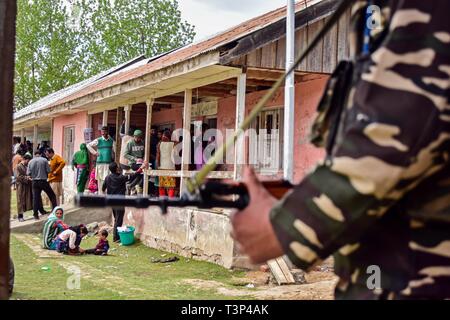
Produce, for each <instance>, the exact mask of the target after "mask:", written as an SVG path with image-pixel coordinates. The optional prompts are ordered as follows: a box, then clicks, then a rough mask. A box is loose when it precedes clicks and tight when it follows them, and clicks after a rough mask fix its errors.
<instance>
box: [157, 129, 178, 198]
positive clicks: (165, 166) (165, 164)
mask: <svg viewBox="0 0 450 320" xmlns="http://www.w3.org/2000/svg"><path fill="white" fill-rule="evenodd" d="M170 138H171V135H170V131H169V130H167V131H164V135H163V137H162V141H161V142H160V143H159V144H158V150H157V154H156V159H157V160H156V161H157V166H158V170H175V164H174V162H173V157H172V155H173V149H174V146H175V143H174V142H173V141H170ZM175 188H176V180H175V177H168V176H163V177H159V196H160V197H161V196H165V195H166V191H167V195H168V196H169V198H174V197H175Z"/></svg>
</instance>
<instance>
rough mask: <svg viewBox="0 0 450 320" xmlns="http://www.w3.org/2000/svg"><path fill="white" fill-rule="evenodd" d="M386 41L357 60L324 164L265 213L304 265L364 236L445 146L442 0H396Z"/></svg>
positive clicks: (440, 157) (449, 69)
mask: <svg viewBox="0 0 450 320" xmlns="http://www.w3.org/2000/svg"><path fill="white" fill-rule="evenodd" d="M396 6H397V7H396V8H395V13H393V16H392V20H391V24H390V29H389V33H388V35H387V38H386V40H385V41H384V42H383V45H381V46H380V47H379V48H378V49H377V50H376V51H375V52H374V53H373V54H372V55H371V57H370V58H368V61H366V62H365V63H364V64H363V66H362V71H361V75H360V80H359V81H358V82H357V83H356V84H355V86H354V88H353V89H352V91H351V93H350V98H349V99H348V102H347V105H346V111H345V117H344V120H343V122H342V125H341V129H340V130H341V131H340V133H339V139H338V140H337V142H336V144H335V145H334V148H333V152H332V158H331V161H330V162H326V163H322V164H319V165H318V166H317V168H316V169H315V170H314V171H313V172H312V173H311V174H309V175H308V176H306V178H305V179H304V180H303V181H302V182H301V183H300V184H299V185H298V186H297V187H295V188H294V189H293V190H292V191H291V192H290V193H289V194H288V195H287V196H286V197H285V198H284V199H283V200H282V201H281V202H279V203H278V205H277V206H276V207H274V208H273V209H272V211H271V221H272V225H273V227H274V230H275V233H276V234H277V237H278V239H279V240H280V243H281V244H282V246H283V248H284V250H285V252H286V253H287V255H288V256H289V258H290V259H291V261H292V262H293V263H294V264H296V265H297V266H299V267H301V268H303V269H308V268H310V267H311V266H312V265H314V264H315V263H317V262H319V261H320V260H322V259H325V258H326V257H328V256H329V255H330V254H332V253H334V252H336V251H337V250H339V252H341V251H342V252H344V253H345V252H346V253H350V252H352V251H353V250H355V249H357V248H358V246H359V244H358V241H359V239H360V237H361V235H362V234H363V233H364V232H365V230H367V228H368V227H369V226H371V225H372V224H373V223H374V222H375V221H377V219H379V218H380V217H381V216H382V215H383V214H384V213H385V212H386V211H387V210H388V209H389V208H390V207H391V206H393V205H394V204H396V203H397V202H398V201H399V200H400V199H401V198H402V197H403V196H404V195H405V194H406V193H408V192H410V191H411V190H413V189H414V188H416V186H417V185H419V184H420V183H421V182H422V181H423V180H424V179H426V178H427V177H429V176H431V175H433V174H434V173H436V172H438V171H440V170H441V169H442V168H444V166H446V165H447V162H448V159H449V150H450V132H449V123H450V33H449V32H450V26H449V24H448V20H447V17H446V15H447V13H448V12H450V4H449V3H448V1H418V0H411V1H402V2H397V5H396Z"/></svg>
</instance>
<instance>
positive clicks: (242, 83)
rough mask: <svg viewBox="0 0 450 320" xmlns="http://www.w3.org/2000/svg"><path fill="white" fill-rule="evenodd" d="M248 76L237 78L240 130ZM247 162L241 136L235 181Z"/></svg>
mask: <svg viewBox="0 0 450 320" xmlns="http://www.w3.org/2000/svg"><path fill="white" fill-rule="evenodd" d="M246 83H247V74H246V73H241V74H240V75H239V76H238V77H237V93H236V127H235V130H236V131H237V130H239V128H240V126H241V125H242V123H243V122H244V118H245V93H246V89H247V84H246ZM244 162H245V139H244V135H243V134H241V135H239V137H238V138H237V140H236V143H235V145H234V172H233V176H234V179H235V180H239V179H240V177H241V171H242V165H243V164H244Z"/></svg>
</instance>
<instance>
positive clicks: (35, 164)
mask: <svg viewBox="0 0 450 320" xmlns="http://www.w3.org/2000/svg"><path fill="white" fill-rule="evenodd" d="M50 172H51V171H50V166H49V164H48V161H47V160H46V159H45V158H43V157H42V156H41V153H40V152H39V151H36V152H35V153H34V158H33V159H32V160H31V161H30V163H29V164H28V168H27V175H29V176H31V179H32V188H33V216H34V219H36V220H39V212H40V213H41V214H42V215H44V214H47V212H46V211H45V210H44V206H43V205H42V198H41V192H42V191H44V192H45V193H46V194H47V196H48V197H49V199H50V201H51V203H52V210H53V209H54V208H55V207H56V206H57V204H56V195H55V193H54V192H53V190H52V188H51V187H50V184H49V183H48V181H47V178H48V174H49V173H50Z"/></svg>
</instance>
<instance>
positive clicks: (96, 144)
mask: <svg viewBox="0 0 450 320" xmlns="http://www.w3.org/2000/svg"><path fill="white" fill-rule="evenodd" d="M87 148H88V150H89V152H90V153H92V154H93V155H94V156H96V157H97V161H96V165H95V178H96V179H97V181H98V186H99V188H98V189H99V190H98V191H99V193H101V186H102V185H103V182H104V181H105V178H106V176H107V175H108V174H109V164H110V163H111V162H113V161H114V154H115V153H116V146H115V143H114V140H113V138H112V137H111V136H110V135H109V133H108V127H106V126H105V127H102V136H101V137H99V138H97V139H95V140H94V141H92V142H90V143H89V144H88V145H87ZM96 149H97V150H96Z"/></svg>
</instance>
